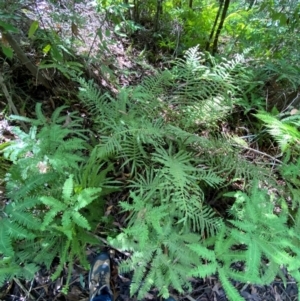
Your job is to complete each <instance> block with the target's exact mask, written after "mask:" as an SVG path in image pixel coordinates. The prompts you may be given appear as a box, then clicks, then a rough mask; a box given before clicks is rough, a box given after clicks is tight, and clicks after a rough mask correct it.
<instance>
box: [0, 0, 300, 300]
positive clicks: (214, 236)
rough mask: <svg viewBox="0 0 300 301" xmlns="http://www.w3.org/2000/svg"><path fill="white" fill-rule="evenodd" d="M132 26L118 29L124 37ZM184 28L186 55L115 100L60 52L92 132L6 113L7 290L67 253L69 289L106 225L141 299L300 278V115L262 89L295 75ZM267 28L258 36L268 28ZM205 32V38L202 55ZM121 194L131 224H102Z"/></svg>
mask: <svg viewBox="0 0 300 301" xmlns="http://www.w3.org/2000/svg"><path fill="white" fill-rule="evenodd" d="M151 5H152V6H151ZM151 5H149V6H148V9H149V10H150V11H149V15H152V16H154V15H153V11H155V10H154V6H153V3H152V4H151ZM112 7H113V5H111V6H110V7H109V9H110V10H109V12H110V13H111V10H112ZM122 7H123V6H122ZM124 7H125V8H124ZM124 7H123V8H124V11H122V10H118V14H116V11H117V10H116V9H115V11H113V12H114V14H113V15H114V16H115V15H117V17H116V16H115V17H116V18H114V19H113V20H114V22H115V23H116V24H118V25H120V24H121V23H120V18H121V17H122V18H121V19H122V20H123V21H122V22H125V21H124V20H125V19H124V18H123V17H124V16H125V14H124V12H128V10H127V9H128V7H127V6H124ZM126 7H127V8H126ZM104 8H105V6H104V5H103V9H104ZM208 8H209V7H208V6H207V7H205V9H203V10H202V15H203V16H204V17H206V18H207V19H208V20H209V21H210V22H212V19H211V18H210V17H209V11H210V12H211V13H212V12H213V11H214V10H215V11H217V8H216V6H213V7H212V8H213V10H209V9H208ZM106 9H107V8H106ZM140 9H141V10H142V9H143V7H140ZM231 9H232V11H231V15H230V18H229V19H227V21H226V23H225V28H226V31H227V33H228V36H230V35H231V34H233V32H232V26H233V24H234V20H233V16H234V15H233V14H234V8H231ZM262 11H263V9H262ZM262 11H260V12H259V14H260V15H261V14H262ZM171 12H173V13H176V14H175V16H176V22H177V23H179V24H182V22H183V20H184V16H188V20H190V21H191V20H192V21H193V22H196V20H195V18H194V17H195V16H194V13H195V12H194V11H192V10H184V9H183V8H182V7H181V8H180V9H175V8H174V7H172V9H170V13H169V14H166V15H164V17H165V19H164V20H169V18H170V15H171ZM251 13H253V12H252V11H251ZM251 13H250V12H249V13H247V14H246V13H245V12H244V14H242V15H241V16H242V17H243V18H244V19H243V20H244V21H245V20H250V19H251V20H252V18H254V16H253V15H252V14H251ZM274 18H275V17H274ZM271 19H272V18H271ZM203 20H204V19H202V22H204V21H203ZM127 21H128V20H127ZM272 21H274V20H273V19H272ZM168 22H169V21H168ZM235 22H236V24H240V23H241V22H242V21H241V19H240V18H237V19H235ZM134 24H135V23H132V20H131V22H125V23H124V24H123V23H122V25H124V27H122V29H123V30H124V31H125V32H126V31H128V30H129V29H128V26H134ZM166 24H169V25H170V23H166ZM197 24H198V23H197ZM209 24H210V23H209V22H208V24H206V26H207V28H210V26H209ZM6 25H7V24H6ZM182 25H183V28H185V30H186V32H187V35H186V36H185V38H184V39H183V40H182V39H180V40H179V39H178V40H176V39H175V40H172V38H174V37H173V36H170V39H171V40H170V41H167V40H165V42H166V43H167V42H168V43H167V44H168V45H169V46H168V47H170V48H171V50H172V52H173V51H174V50H175V52H177V51H179V50H180V52H181V53H180V54H182V56H181V58H177V59H172V61H169V66H171V67H170V68H168V69H164V70H157V71H156V72H155V74H153V75H152V76H149V77H145V78H143V80H142V81H141V83H140V84H138V85H132V86H128V87H123V88H120V89H119V91H118V93H117V94H116V95H113V94H111V93H109V92H105V91H102V90H101V89H100V88H99V87H98V85H97V84H95V82H94V81H92V80H88V79H86V78H85V77H83V73H82V72H81V68H82V65H81V64H76V63H75V64H71V65H68V64H62V62H60V61H59V60H60V59H63V58H62V57H61V56H60V55H58V54H57V53H59V50H58V49H56V50H57V51H56V50H55V48H53V45H52V50H51V51H52V52H53V53H52V57H51V58H52V60H53V61H52V63H51V64H50V65H48V67H49V66H51V68H57V67H58V66H60V68H57V70H59V71H60V72H61V73H62V75H63V76H64V77H66V78H68V79H69V80H70V81H71V82H72V83H74V84H76V86H77V87H78V91H77V97H78V101H79V102H80V106H82V107H84V109H85V110H86V112H87V113H88V116H90V117H89V118H90V119H91V122H92V126H91V127H90V128H85V127H84V126H83V118H82V117H80V116H79V114H77V113H76V112H72V113H70V108H68V107H67V106H61V107H58V108H56V109H55V110H54V112H53V113H52V116H51V117H50V118H48V117H46V116H45V114H44V113H43V108H42V105H41V103H38V104H36V112H35V115H36V119H33V118H28V117H23V116H16V115H13V116H11V117H10V120H11V121H12V122H14V124H18V122H19V124H20V126H19V127H18V126H14V127H12V132H13V133H14V135H15V140H14V141H11V142H8V143H5V144H2V145H1V148H0V150H1V154H2V156H1V161H0V164H3V165H1V166H4V162H5V164H7V162H10V165H9V167H7V165H6V169H7V170H6V172H5V173H4V172H3V174H5V175H4V177H5V179H4V183H5V188H6V195H5V197H6V199H7V201H6V203H5V206H3V208H2V209H1V212H0V216H1V219H0V254H1V259H0V284H4V283H5V281H7V280H9V279H11V278H13V277H18V278H23V279H32V278H34V275H35V273H36V272H37V271H38V270H39V269H40V268H41V267H42V266H45V267H46V268H47V269H48V270H49V269H50V267H51V266H52V264H53V261H54V260H55V259H57V258H59V264H58V265H56V270H55V272H54V273H53V274H52V276H51V279H52V280H54V279H56V278H57V277H58V276H59V275H60V274H61V272H62V270H63V268H64V266H65V265H66V264H68V267H69V269H68V277H67V279H66V282H65V286H64V289H63V292H67V290H68V286H69V282H70V277H71V272H72V266H73V264H74V262H80V264H81V265H82V266H83V267H84V268H86V269H88V262H87V259H86V247H87V246H98V245H100V242H99V239H98V238H97V237H96V236H95V235H94V233H95V232H96V229H97V227H98V226H99V223H100V224H101V225H103V226H105V227H107V228H109V229H110V231H108V232H106V237H105V238H106V239H107V242H108V246H109V247H111V248H116V249H118V250H122V251H128V252H129V253H130V254H131V255H130V256H129V257H128V258H127V259H125V260H124V261H123V262H122V263H121V264H120V266H119V272H120V273H126V272H129V271H133V279H132V283H131V289H130V290H131V294H132V295H134V294H137V297H138V299H142V298H143V297H144V296H145V295H146V293H147V292H148V291H149V290H150V289H151V288H152V287H156V288H158V289H159V293H160V295H162V296H163V297H164V298H166V297H167V296H168V295H169V289H170V287H172V288H173V289H175V290H177V291H178V292H179V293H184V292H187V291H190V290H191V289H192V287H191V283H190V281H189V279H190V277H208V276H211V275H215V274H216V275H218V277H219V279H220V281H221V283H222V285H223V287H224V289H225V291H226V293H227V296H228V298H229V299H230V300H234V301H238V300H243V298H242V297H241V296H240V295H239V292H238V291H237V290H236V288H235V287H234V285H233V284H232V282H231V281H232V280H236V281H240V282H244V283H253V284H260V285H263V284H269V283H271V282H272V281H273V280H274V278H275V277H276V276H277V277H281V278H282V280H283V282H286V279H285V276H284V273H282V268H283V267H284V268H286V269H287V271H288V273H289V274H290V275H291V276H292V277H293V278H294V279H295V280H296V281H297V282H298V283H299V281H300V273H299V262H300V258H299V257H300V248H299V246H300V236H299V226H300V211H299V197H300V193H299V188H300V187H299V185H300V182H299V179H298V171H299V167H300V160H299V141H300V134H299V130H298V129H299V125H300V114H299V111H298V110H297V108H296V107H295V106H293V102H289V103H286V104H285V105H284V106H282V105H281V106H280V105H278V106H277V104H278V103H276V102H274V103H272V104H270V103H266V102H265V100H264V98H263V94H262V91H263V89H266V85H267V84H269V85H270V86H274V85H275V84H277V85H280V86H281V87H283V88H285V87H292V88H291V90H292V91H294V92H295V91H296V90H297V87H298V85H299V78H298V77H297V72H298V71H299V70H298V69H297V67H294V66H293V65H290V66H288V67H287V66H285V64H284V62H285V61H281V60H275V59H270V60H267V62H264V61H263V59H260V58H259V56H260V54H261V53H259V49H257V48H256V49H254V48H255V47H254V48H253V47H252V48H251V47H249V48H247V50H244V51H243V52H242V53H240V54H235V55H233V54H232V53H230V55H227V56H225V55H224V56H218V57H214V56H212V55H211V54H209V53H208V52H205V51H200V50H199V47H198V46H195V47H192V48H189V49H188V46H193V45H191V44H193V41H191V39H190V38H189V37H190V36H189V35H191V36H192V35H193V34H195V32H194V31H193V29H194V30H195V28H193V26H194V27H195V26H196V25H195V24H194V23H189V25H188V23H186V24H182ZM251 25H252V26H254V25H253V24H252V23H251ZM3 26H4V25H3V24H1V23H0V27H3ZM120 26H121V25H120ZM257 26H258V27H257V28H258V29H257V32H256V34H258V33H259V32H261V27H262V24H261V23H260V22H259V25H257ZM205 28H206V27H205ZM239 28H240V27H239ZM119 29H120V28H119ZM119 29H118V31H117V33H118V34H121V32H120V30H119ZM134 29H136V28H134ZM156 29H158V28H156ZM272 29H274V28H272ZM31 30H32V34H34V33H33V32H34V29H32V28H31ZM130 30H133V27H130ZM165 30H166V31H165V32H164V33H166V32H167V29H165ZM207 30H208V29H207ZM193 32H194V33H193ZM250 32H251V30H250V29H249V28H248V29H247V30H246V29H245V31H243V30H241V31H239V32H237V34H238V35H242V37H243V38H241V39H240V44H239V45H238V46H240V45H241V44H243V45H246V41H247V39H250V37H249V35H250ZM284 32H285V31H283V33H281V35H280V37H281V36H282V34H284ZM289 33H290V32H289ZM123 34H124V32H123ZM207 36H208V34H207V33H206V34H205V32H204V33H203V36H197V39H195V40H197V42H198V43H197V44H200V46H202V47H200V49H204V48H205V43H206V42H207V40H205V39H207ZM162 37H163V35H162V36H160V38H162ZM270 39H271V38H270ZM201 41H202V45H201ZM60 42H61V41H60ZM264 42H265V43H266V44H267V43H269V42H270V41H269V40H267V39H266V40H265V41H264ZM160 43H162V42H161V41H160ZM170 45H171V46H170ZM172 45H173V46H172ZM174 45H175V46H174ZM233 45H234V43H233V42H232V43H229V46H231V47H232V48H234V49H235V50H236V51H237V52H238V49H239V47H235V46H236V45H234V46H233ZM261 45H263V43H262V44H261ZM160 46H161V47H162V48H163V46H164V45H160ZM229 46H228V47H229ZM180 47H181V48H180ZM240 47H241V46H240ZM289 47H290V45H289V46H288V47H287V48H289ZM225 48H226V47H225ZM241 48H244V47H241ZM187 49H188V50H187ZM286 50H287V49H286V48H285V51H286ZM6 51H7V50H6ZM49 51H50V50H49ZM55 53H56V56H55ZM183 53H184V55H183ZM284 53H285V52H284V51H283V52H282V53H281V54H284ZM273 54H274V56H273V58H276V55H277V54H278V53H277V52H274V53H273ZM268 56H269V54H268V55H267V56H266V57H268ZM293 60H294V57H291V61H293ZM53 62H54V63H53ZM46 67H47V65H44V66H42V68H46ZM295 99H296V98H295ZM245 120H246V121H245ZM24 123H26V124H28V125H29V127H30V129H29V130H28V131H27V130H26V129H25V128H24V127H22V125H23V124H24ZM245 133H246V134H245ZM268 148H272V152H273V153H272V154H271V152H270V153H268V152H267V151H265V150H266V149H268ZM250 155H251V157H250ZM116 192H118V194H117V195H118V196H120V195H121V196H122V197H121V198H120V200H118V205H119V210H120V211H122V212H124V214H126V216H127V219H126V222H125V225H124V227H123V228H122V229H117V228H115V227H114V226H113V224H112V222H111V220H110V219H109V218H108V217H107V216H105V204H106V200H108V199H110V198H111V197H113V196H115V195H116ZM32 254H35V256H34V257H33V256H32Z"/></svg>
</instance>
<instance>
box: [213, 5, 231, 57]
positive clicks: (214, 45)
mask: <svg viewBox="0 0 300 301" xmlns="http://www.w3.org/2000/svg"><path fill="white" fill-rule="evenodd" d="M229 4H230V0H225V3H224V7H223V11H222V16H221V20H220V23H219V26H218V29H217V32H216V35H215V39H214V44H213V49H212V55H215V54H216V53H217V51H218V41H219V36H220V34H221V31H222V28H223V25H224V21H225V19H226V15H227V11H228V8H229Z"/></svg>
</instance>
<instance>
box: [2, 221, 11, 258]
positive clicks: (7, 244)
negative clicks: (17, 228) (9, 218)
mask: <svg viewBox="0 0 300 301" xmlns="http://www.w3.org/2000/svg"><path fill="white" fill-rule="evenodd" d="M0 253H2V254H3V255H5V256H12V255H13V254H14V250H13V248H12V245H11V239H10V237H9V236H8V233H7V230H6V227H4V225H3V222H0Z"/></svg>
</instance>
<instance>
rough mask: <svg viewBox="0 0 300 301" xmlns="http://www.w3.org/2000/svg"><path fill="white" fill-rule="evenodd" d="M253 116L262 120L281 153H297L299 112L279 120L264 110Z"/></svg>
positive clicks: (299, 133)
mask: <svg viewBox="0 0 300 301" xmlns="http://www.w3.org/2000/svg"><path fill="white" fill-rule="evenodd" d="M255 116H256V117H257V118H258V119H260V120H262V121H263V122H264V123H265V125H266V127H267V128H268V131H269V133H270V134H271V135H272V136H273V137H274V139H275V140H276V142H277V143H278V144H279V146H280V149H281V151H282V152H283V153H286V152H291V151H292V152H294V153H295V152H296V154H299V142H300V132H299V130H298V128H299V125H300V118H299V117H300V114H299V113H298V111H297V113H296V114H295V115H290V116H287V117H284V118H282V119H281V120H279V119H278V118H276V117H274V116H271V115H270V114H268V113H266V112H259V113H257V114H255Z"/></svg>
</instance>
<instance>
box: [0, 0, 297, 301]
mask: <svg viewBox="0 0 300 301" xmlns="http://www.w3.org/2000/svg"><path fill="white" fill-rule="evenodd" d="M36 2H38V1H35V2H34V4H33V3H29V2H28V4H27V5H25V6H24V8H23V10H22V13H23V14H24V15H25V16H26V18H28V19H29V20H36V19H39V20H42V22H41V24H40V26H41V28H43V29H49V28H57V31H58V32H59V34H60V36H61V37H62V38H63V39H65V38H69V39H70V40H71V42H72V43H73V49H76V54H77V55H78V57H80V58H81V59H80V60H81V62H83V63H84V65H85V68H86V71H87V74H88V76H89V78H92V79H94V80H95V82H96V83H97V84H98V85H99V86H100V87H101V88H102V89H103V91H108V92H110V93H112V94H116V93H118V91H119V89H120V87H124V86H132V85H136V84H138V83H139V82H140V81H141V79H142V78H144V77H145V76H148V75H151V74H152V73H153V72H154V70H155V69H156V68H166V67H168V66H167V65H165V64H163V63H162V60H158V61H157V62H156V63H155V65H151V64H150V63H149V62H148V61H147V59H146V58H145V56H144V54H143V51H141V50H137V48H140V49H143V47H141V45H144V43H145V41H144V40H143V39H140V40H139V41H138V42H137V43H138V44H137V45H134V44H133V42H132V41H130V40H129V39H128V38H125V37H121V36H118V35H116V34H114V33H113V27H112V25H111V24H109V22H107V21H106V19H105V17H103V16H102V15H100V14H96V13H95V9H94V4H93V2H90V1H87V2H86V3H83V2H81V3H80V4H75V6H74V7H73V10H74V11H73V12H72V13H73V15H77V16H80V17H78V18H77V19H76V20H75V21H74V22H71V21H70V16H69V15H68V14H69V12H70V8H68V7H66V6H64V5H63V4H61V5H60V6H59V5H55V6H54V5H51V4H49V2H48V1H39V2H38V5H36V4H35V3H36ZM23 18H24V16H23ZM63 20H65V21H63ZM76 22H77V23H76ZM72 24H73V25H72ZM99 29H100V30H101V32H102V39H100V38H99V35H97V34H96V33H97V31H98V30H99ZM27 30H28V28H26V27H25V28H24V36H23V37H22V36H20V37H19V39H20V40H22V39H23V38H24V37H25V36H26V32H27ZM108 33H109V34H108ZM136 46H139V47H137V48H136ZM154 55H157V56H159V57H160V58H161V57H162V56H163V55H162V54H161V53H160V54H154ZM82 58H83V59H82ZM35 59H37V60H38V59H39V58H35ZM16 70H18V72H16ZM20 74H21V75H20ZM10 76H11V78H12V79H13V81H14V82H15V84H16V85H17V84H18V85H19V88H14V89H15V93H16V92H18V91H19V90H16V89H23V88H22V87H24V89H25V86H27V85H28V83H27V82H26V83H25V80H24V78H26V77H27V76H28V71H27V70H26V69H25V67H24V66H15V68H14V70H13V71H11V74H10ZM61 85H63V88H64V89H66V88H67V89H69V90H70V91H71V90H72V89H76V87H74V86H72V85H70V84H69V83H66V82H63V83H61ZM20 87H21V88H20ZM55 89H57V86H56V87H55ZM23 95H27V96H29V97H30V98H31V99H30V101H26V100H24V99H23V100H21V99H19V100H18V106H17V108H18V109H19V113H20V114H22V115H31V114H32V113H31V112H33V108H34V104H35V102H37V101H39V102H43V103H44V104H45V107H46V110H48V111H49V115H50V114H51V112H52V111H53V110H54V109H55V108H56V107H58V106H60V105H61V104H64V101H63V98H61V99H60V98H59V96H58V95H57V93H53V91H45V89H44V88H43V89H41V88H39V87H34V88H33V87H31V88H29V89H28V90H26V91H25V90H24V93H23ZM3 105H4V103H3ZM70 105H71V107H72V109H73V110H81V109H82V108H81V106H80V104H78V103H76V102H71V103H70ZM1 106H2V105H1ZM45 107H43V108H45ZM1 111H2V110H1ZM88 124H89V123H88V122H87V126H88ZM0 137H2V138H1V141H0V143H2V142H6V141H9V140H11V139H13V136H12V135H11V133H10V130H9V124H8V123H7V122H6V120H5V115H4V114H1V115H0ZM0 189H1V190H3V188H1V183H0ZM0 194H1V191H0ZM1 197H2V198H1ZM0 200H1V202H5V199H4V198H3V191H2V194H1V195H0ZM111 207H114V208H117V207H118V206H117V200H116V199H110V200H107V208H111ZM107 212H108V214H110V215H111V216H112V218H113V220H114V224H115V225H118V226H119V227H121V226H123V224H124V223H125V222H124V220H125V218H124V216H122V214H121V213H120V212H118V211H117V209H115V211H112V212H110V211H109V210H108V211H107ZM95 235H99V238H100V237H102V232H101V229H99V233H95ZM101 241H102V243H103V248H104V250H106V251H108V252H109V253H110V255H111V262H112V277H111V287H112V291H113V293H114V297H115V300H117V301H136V297H135V296H133V297H130V294H129V288H130V283H131V275H130V274H127V275H124V274H122V275H120V274H119V273H118V263H119V262H120V260H122V259H124V258H125V257H126V256H127V255H128V254H124V253H122V252H119V251H118V250H113V249H110V248H108V247H107V246H106V244H105V239H104V238H102V239H101ZM99 251H101V250H100V249H87V250H86V255H87V258H88V259H89V261H90V262H92V260H93V258H94V257H95V256H96V255H97V253H98V252H99ZM56 264H57V263H54V264H53V269H55V266H56ZM88 272H89V271H87V270H84V269H83V268H82V267H81V266H80V265H78V264H77V263H75V264H74V266H73V270H72V277H71V282H70V283H71V284H70V289H69V292H68V293H67V294H62V292H61V289H62V286H63V284H64V283H65V280H66V277H67V274H68V268H67V266H66V267H65V269H64V271H63V273H62V274H61V276H60V277H59V278H58V279H57V280H55V281H51V280H50V275H51V273H52V271H47V270H45V269H42V268H41V270H40V271H39V272H38V273H37V275H36V277H35V279H34V280H32V281H31V282H25V281H23V280H20V279H15V278H14V279H12V280H11V281H9V282H8V283H7V284H6V285H5V286H4V287H2V288H1V289H0V300H10V301H13V300H14V301H21V300H36V301H38V300H39V301H46V300H67V301H84V300H86V301H88V300H89V298H88V295H89V291H88ZM283 273H284V274H285V271H284V270H283ZM286 279H287V281H286V283H283V281H282V280H281V279H279V278H278V279H276V280H275V281H274V282H273V283H272V284H270V285H265V286H258V285H251V284H244V283H234V286H235V287H236V288H237V290H238V291H239V292H240V294H241V295H242V296H243V297H244V298H245V300H248V301H280V300H282V301H291V300H297V285H296V283H295V282H294V281H293V279H290V277H289V275H286ZM190 281H191V283H192V287H193V291H192V292H190V293H187V294H181V295H179V294H178V293H176V292H175V291H171V294H172V295H173V296H174V298H175V299H176V300H178V301H179V300H185V301H221V300H222V301H225V300H227V298H226V295H225V293H224V290H223V288H222V285H221V283H220V282H219V280H218V278H217V276H215V277H208V278H206V279H196V278H191V279H190ZM158 289H159V288H158ZM157 295H158V290H155V289H154V290H153V291H150V292H149V293H148V295H147V296H146V297H145V301H146V300H161V299H160V298H158V297H157Z"/></svg>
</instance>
